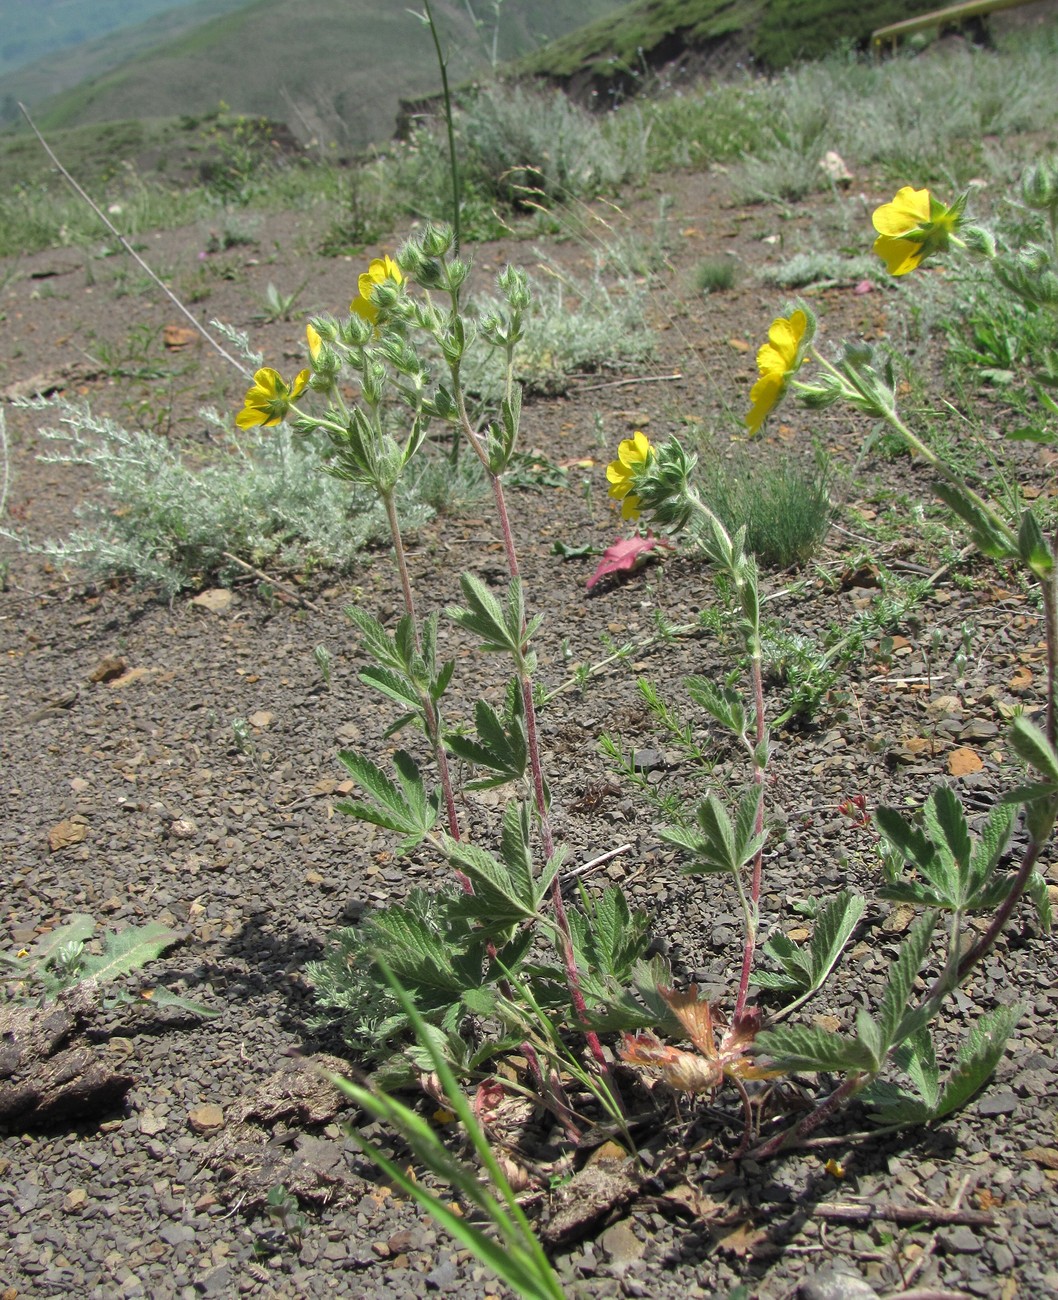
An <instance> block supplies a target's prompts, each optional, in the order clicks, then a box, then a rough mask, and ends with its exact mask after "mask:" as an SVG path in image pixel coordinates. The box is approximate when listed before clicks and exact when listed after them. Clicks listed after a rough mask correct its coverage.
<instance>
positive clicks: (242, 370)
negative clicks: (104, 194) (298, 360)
mask: <svg viewBox="0 0 1058 1300" xmlns="http://www.w3.org/2000/svg"><path fill="white" fill-rule="evenodd" d="M18 107H19V111H20V112H21V114H22V116H23V117H24V118H25V119H26V121H27V122H28V123H29V128H30V130H31V131H32V132H33V134H34V135H35V136H36V137H37V139H38V140H39V141H40V143H41V147H42V148H43V150H44V152H45V153H46V154H47V155H48V157H49V158H50V159H51V161H52V163H53V164H54V165H55V167H56V169H57V170H58V172H59V175H60V176H61V177H62V178H63V180H64V181H66V183H67V185H69V186H70V188H71V189H72V190H73V192H74V193H75V194H76V195H77V197H78V198H79V199H81V200H83V202H85V203H87V204H88V206H89V207H90V208H91V209H92V211H93V212H94V213H95V214H96V216H97V217H98V218H99V220H100V221H101V222H102V223H103V225H104V226H106V228H107V230H109V231H110V233H111V234H112V235H113V236H114V238H115V239H116V240H117V241H118V243H119V244H120V245H121V247H122V248H123V249H124V250H125V252H126V253H128V255H129V256H130V257H131V258H132V260H133V261H134V262H135V263H136V264H137V266H139V267H140V269H141V270H143V271H144V272H146V274H147V275H148V276H150V278H151V280H152V281H153V282H154V283H155V284H156V285H157V286H158V288H159V289H161V291H162V293H164V294H165V296H166V297H167V298H168V299H169V301H170V302H171V303H172V304H173V306H174V307H176V309H177V311H179V312H180V313H181V314H182V315H183V316H185V317H186V318H187V319H188V320H189V321H190V322H191V324H192V325H193V326H194V327H195V329H196V330H197V331H198V332H199V334H201V335H202V337H203V338H204V339H205V340H206V342H207V343H208V344H209V345H210V347H211V348H214V349H215V350H216V351H217V352H219V353H220V355H221V356H222V357H223V358H224V360H225V361H227V362H228V363H229V364H230V365H233V366H234V367H235V369H236V370H237V371H238V372H239V374H240V375H243V376H244V377H245V378H247V379H249V378H250V376H251V373H252V372H251V371H250V370H249V369H248V368H247V367H246V366H244V365H243V364H242V362H241V361H236V359H235V358H234V357H233V356H232V355H231V354H230V353H228V352H225V350H224V349H223V348H222V347H221V345H220V344H219V343H218V342H217V340H216V339H215V338H214V337H213V335H212V334H211V333H210V332H209V330H207V329H206V327H205V326H204V325H203V324H202V322H201V321H199V320H197V319H196V318H195V316H193V315H192V313H191V312H189V311H188V309H187V308H186V307H185V306H184V304H183V303H182V302H181V301H180V299H179V298H178V297H177V296H176V294H175V293H173V291H172V290H171V289H170V288H169V286H168V285H166V284H164V283H163V282H162V281H161V280H160V279H159V277H158V276H157V275H155V273H154V272H153V271H152V270H151V268H150V267H149V266H148V265H147V263H146V262H145V261H144V260H143V258H142V257H140V255H139V253H137V252H136V250H135V249H134V248H133V247H132V245H131V244H130V243H129V241H128V240H127V239H126V238H125V236H124V235H123V234H122V233H121V231H120V230H118V228H117V227H116V226H115V225H114V223H113V222H112V221H111V220H110V218H109V217H108V216H107V214H106V213H105V212H104V211H103V210H102V208H100V207H99V205H98V204H97V203H95V202H94V201H93V200H92V199H91V198H90V197H89V195H88V194H86V193H85V191H84V190H83V189H82V188H81V186H80V185H78V183H77V182H76V181H75V180H74V178H73V177H72V176H71V175H70V173H69V172H68V171H67V170H66V168H65V167H64V166H63V165H62V163H61V162H59V160H58V158H56V156H55V154H54V152H53V151H52V148H51V145H49V144H48V142H47V140H45V139H44V137H43V136H42V135H41V133H40V131H38V130H37V124H36V122H34V121H33V119H32V118H31V117H30V115H29V110H28V109H27V108H26V106H25V104H21V103H20V104H19V106H18Z"/></svg>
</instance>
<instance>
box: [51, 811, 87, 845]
mask: <svg viewBox="0 0 1058 1300" xmlns="http://www.w3.org/2000/svg"><path fill="white" fill-rule="evenodd" d="M87 834H88V827H87V826H86V825H85V824H84V822H75V821H71V820H70V819H69V818H68V817H66V818H63V820H62V821H61V822H59V824H58V825H57V826H53V827H52V828H51V830H50V831H49V832H48V848H49V849H50V850H51V852H52V853H58V852H59V850H60V849H68V848H70V847H71V846H72V845H74V844H80V843H81V841H82V840H83V839H84V837H85V836H86V835H87Z"/></svg>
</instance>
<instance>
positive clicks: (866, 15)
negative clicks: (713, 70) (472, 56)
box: [518, 0, 931, 93]
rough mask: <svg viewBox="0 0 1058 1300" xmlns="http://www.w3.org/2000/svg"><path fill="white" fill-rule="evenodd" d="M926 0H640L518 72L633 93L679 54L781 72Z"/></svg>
mask: <svg viewBox="0 0 1058 1300" xmlns="http://www.w3.org/2000/svg"><path fill="white" fill-rule="evenodd" d="M930 8H931V6H930V4H929V3H928V0H873V2H872V3H867V4H862V3H856V2H855V0H635V2H634V3H632V4H626V5H624V6H623V7H622V8H621V9H619V10H618V12H617V13H616V14H612V15H610V16H609V17H608V18H607V19H606V20H605V21H604V22H596V23H592V24H590V25H587V26H585V27H582V28H579V29H577V30H576V31H574V32H571V33H569V34H568V35H567V36H564V37H562V38H560V39H559V40H558V41H556V42H554V43H553V44H552V45H550V46H548V47H547V48H546V49H541V50H538V51H536V52H535V53H533V54H530V55H528V56H526V57H525V58H523V59H522V60H521V61H520V62H519V64H518V71H519V72H522V73H526V74H530V75H537V76H546V77H549V78H551V79H553V80H557V81H559V82H561V83H562V84H565V85H567V86H571V87H573V88H575V89H580V90H582V91H594V92H596V93H601V92H608V91H611V90H612V89H613V88H614V87H615V86H616V87H617V88H619V89H625V90H629V89H631V88H632V87H633V86H634V84H635V83H636V81H637V80H638V79H639V78H640V77H641V76H642V75H643V74H644V73H647V72H650V71H653V70H656V69H658V68H660V67H662V66H665V65H667V64H671V63H673V62H677V61H679V60H681V59H688V58H689V59H690V60H691V61H692V62H693V63H694V64H695V65H697V66H700V65H701V63H702V61H703V60H704V61H706V62H707V63H710V62H712V63H716V64H720V65H722V66H732V65H734V64H735V63H738V62H743V61H744V62H751V63H753V64H755V65H756V66H757V67H759V68H761V69H763V70H765V71H776V70H778V69H780V68H783V67H786V66H787V65H789V64H791V63H794V62H796V61H797V60H799V59H812V58H821V57H823V56H824V55H826V54H828V53H830V52H831V51H832V50H833V49H834V48H835V47H836V46H838V45H840V44H842V43H850V44H855V45H863V44H864V43H865V42H866V41H867V39H868V38H869V36H870V34H871V32H872V31H873V30H874V29H875V28H877V27H880V26H882V25H884V24H885V23H891V22H897V21H899V20H900V19H902V18H908V17H912V16H913V15H916V14H920V13H923V12H925V11H927V10H928V9H930Z"/></svg>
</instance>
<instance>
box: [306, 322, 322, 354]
mask: <svg viewBox="0 0 1058 1300" xmlns="http://www.w3.org/2000/svg"><path fill="white" fill-rule="evenodd" d="M305 338H306V339H307V340H308V344H309V356H310V357H311V358H312V360H313V361H316V360H317V358H318V357H319V355H320V348H322V347H323V339H322V338H321V337H320V332H319V330H316V329H313V327H312V326H311V325H306V326H305Z"/></svg>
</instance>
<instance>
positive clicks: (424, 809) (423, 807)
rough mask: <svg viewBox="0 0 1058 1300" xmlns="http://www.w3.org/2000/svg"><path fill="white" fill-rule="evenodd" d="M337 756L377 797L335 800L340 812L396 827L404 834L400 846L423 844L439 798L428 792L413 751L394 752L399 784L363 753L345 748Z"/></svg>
mask: <svg viewBox="0 0 1058 1300" xmlns="http://www.w3.org/2000/svg"><path fill="white" fill-rule="evenodd" d="M338 759H339V761H340V762H341V763H342V764H343V765H344V766H345V767H346V768H347V769H348V770H349V772H351V773H352V775H353V777H354V778H355V779H356V782H357V784H358V785H360V786H361V787H362V788H363V789H364V790H365V791H366V792H367V793H368V794H369V795H371V797H372V798H373V799H374V800H375V803H374V804H368V803H364V802H362V801H359V800H346V801H345V802H343V803H339V804H335V808H336V809H337V811H338V812H340V813H344V814H345V816H347V817H355V818H357V820H358V821H364V822H369V823H371V825H373V826H384V827H385V828H386V829H387V830H392V831H397V832H398V834H401V835H403V836H404V839H403V840H402V841H401V848H403V849H405V850H408V849H412V848H414V847H415V845H416V844H420V843H421V842H422V841H423V840H424V839H425V838H426V836H427V835H429V833H430V832H431V831H432V830H433V828H434V824H435V823H436V821H437V810H438V806H439V801H438V798H437V796H436V795H433V796H430V797H428V796H427V794H426V788H425V786H424V785H423V782H422V777H421V776H420V775H419V769H418V767H417V766H416V763H415V760H414V759H413V758H412V757H411V755H410V754H407V753H405V752H404V750H397V752H396V753H395V754H394V755H393V765H394V767H395V768H396V769H397V779H398V781H399V783H400V784H399V786H398V785H396V784H395V783H394V782H393V781H391V780H390V779H389V777H387V776H386V775H385V773H384V772H382V770H381V769H380V768H378V767H376V766H375V764H374V763H372V762H371V760H370V759H368V758H364V757H363V755H362V754H355V753H353V752H352V751H351V750H347V749H343V750H341V751H340V752H339V754H338Z"/></svg>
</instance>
